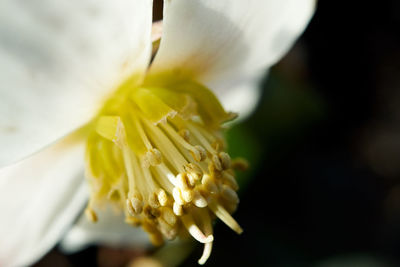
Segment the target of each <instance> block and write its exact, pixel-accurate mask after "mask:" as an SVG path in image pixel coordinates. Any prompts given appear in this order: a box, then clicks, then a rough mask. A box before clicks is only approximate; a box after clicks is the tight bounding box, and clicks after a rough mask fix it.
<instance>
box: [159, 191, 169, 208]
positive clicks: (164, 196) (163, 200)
mask: <svg viewBox="0 0 400 267" xmlns="http://www.w3.org/2000/svg"><path fill="white" fill-rule="evenodd" d="M157 199H158V202H159V203H160V205H161V206H163V207H165V206H166V205H167V204H168V195H167V193H166V192H165V190H164V189H161V188H159V189H158V191H157Z"/></svg>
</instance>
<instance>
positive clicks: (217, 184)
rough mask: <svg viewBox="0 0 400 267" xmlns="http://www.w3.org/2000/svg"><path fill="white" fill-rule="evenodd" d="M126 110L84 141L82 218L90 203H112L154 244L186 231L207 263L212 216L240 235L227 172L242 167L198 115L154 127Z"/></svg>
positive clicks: (175, 116)
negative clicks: (87, 191) (86, 190)
mask: <svg viewBox="0 0 400 267" xmlns="http://www.w3.org/2000/svg"><path fill="white" fill-rule="evenodd" d="M124 105H128V107H127V108H124V109H122V110H124V112H120V113H115V112H114V113H113V114H110V115H108V114H106V115H103V116H101V117H100V118H99V122H98V125H99V127H97V131H96V133H94V134H93V135H92V137H91V138H90V140H89V142H88V147H87V157H88V163H89V167H88V170H89V173H88V176H89V180H90V182H91V185H92V187H91V188H92V196H91V200H90V202H89V205H88V208H87V210H86V213H87V215H88V217H89V218H90V219H91V220H93V221H96V220H97V216H96V213H95V211H94V209H95V203H96V201H101V200H104V199H107V200H111V201H114V202H115V203H118V205H119V206H120V207H121V208H122V210H123V211H124V213H125V217H126V219H125V221H126V222H127V223H128V224H131V225H134V226H141V227H142V228H143V229H144V230H145V231H146V232H147V233H148V234H149V237H150V240H151V241H152V243H153V244H154V245H161V244H162V243H163V242H164V240H165V239H167V240H172V239H174V238H176V237H177V236H178V235H184V234H185V232H188V233H190V235H192V236H193V237H194V238H195V239H196V240H197V241H199V242H201V243H204V244H205V248H204V252H203V256H202V257H201V259H200V260H199V263H200V264H203V263H205V261H206V260H207V258H208V257H209V255H210V253H211V248H212V242H213V231H212V217H214V215H215V216H217V217H218V218H220V219H221V220H222V221H223V222H225V224H227V225H228V226H229V227H230V228H232V229H233V230H234V231H236V232H237V233H241V232H242V229H241V227H240V226H239V225H238V224H237V222H236V221H235V220H234V219H233V218H232V217H231V215H230V214H231V213H232V212H234V211H235V210H236V208H237V205H238V203H239V198H238V195H237V193H236V192H237V190H238V184H237V182H236V179H235V178H234V171H233V169H235V168H243V167H244V163H243V162H242V161H236V162H235V161H234V162H231V158H230V156H229V155H228V154H227V153H226V152H224V141H223V138H222V135H221V132H220V130H219V129H217V130H215V129H210V128H209V127H207V126H206V125H205V124H204V123H203V121H202V120H201V118H200V117H199V116H196V115H194V116H189V117H187V116H186V117H185V116H181V114H179V113H170V114H168V115H167V116H165V118H164V119H163V120H161V121H159V122H157V123H153V122H151V121H150V120H149V119H148V117H147V116H146V114H145V113H143V110H142V109H140V105H137V103H135V102H134V101H128V102H127V103H125V104H124ZM154 112H157V111H156V110H155V111H154Z"/></svg>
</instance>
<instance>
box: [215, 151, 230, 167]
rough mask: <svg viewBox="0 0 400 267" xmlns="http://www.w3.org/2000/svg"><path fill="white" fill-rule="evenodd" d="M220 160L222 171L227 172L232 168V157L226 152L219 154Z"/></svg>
mask: <svg viewBox="0 0 400 267" xmlns="http://www.w3.org/2000/svg"><path fill="white" fill-rule="evenodd" d="M218 158H219V160H220V162H221V165H222V169H224V170H227V169H229V168H230V167H231V157H230V156H229V155H228V153H226V152H219V154H218Z"/></svg>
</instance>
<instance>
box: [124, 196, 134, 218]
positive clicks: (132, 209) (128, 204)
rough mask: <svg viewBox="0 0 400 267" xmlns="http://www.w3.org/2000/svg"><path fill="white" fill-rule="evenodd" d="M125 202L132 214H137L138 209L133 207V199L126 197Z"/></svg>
mask: <svg viewBox="0 0 400 267" xmlns="http://www.w3.org/2000/svg"><path fill="white" fill-rule="evenodd" d="M125 203H126V209H127V210H128V213H129V214H130V215H132V216H134V215H136V211H135V209H134V208H133V206H132V203H131V201H130V200H129V199H126V201H125Z"/></svg>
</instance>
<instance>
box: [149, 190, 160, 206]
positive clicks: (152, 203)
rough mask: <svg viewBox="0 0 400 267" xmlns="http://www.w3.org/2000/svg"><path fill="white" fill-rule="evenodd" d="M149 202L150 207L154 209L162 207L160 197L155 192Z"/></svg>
mask: <svg viewBox="0 0 400 267" xmlns="http://www.w3.org/2000/svg"><path fill="white" fill-rule="evenodd" d="M148 201H149V205H150V206H151V207H152V208H153V209H157V208H159V207H160V202H159V201H158V195H157V193H156V192H153V193H152V194H150V196H149V200H148Z"/></svg>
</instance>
